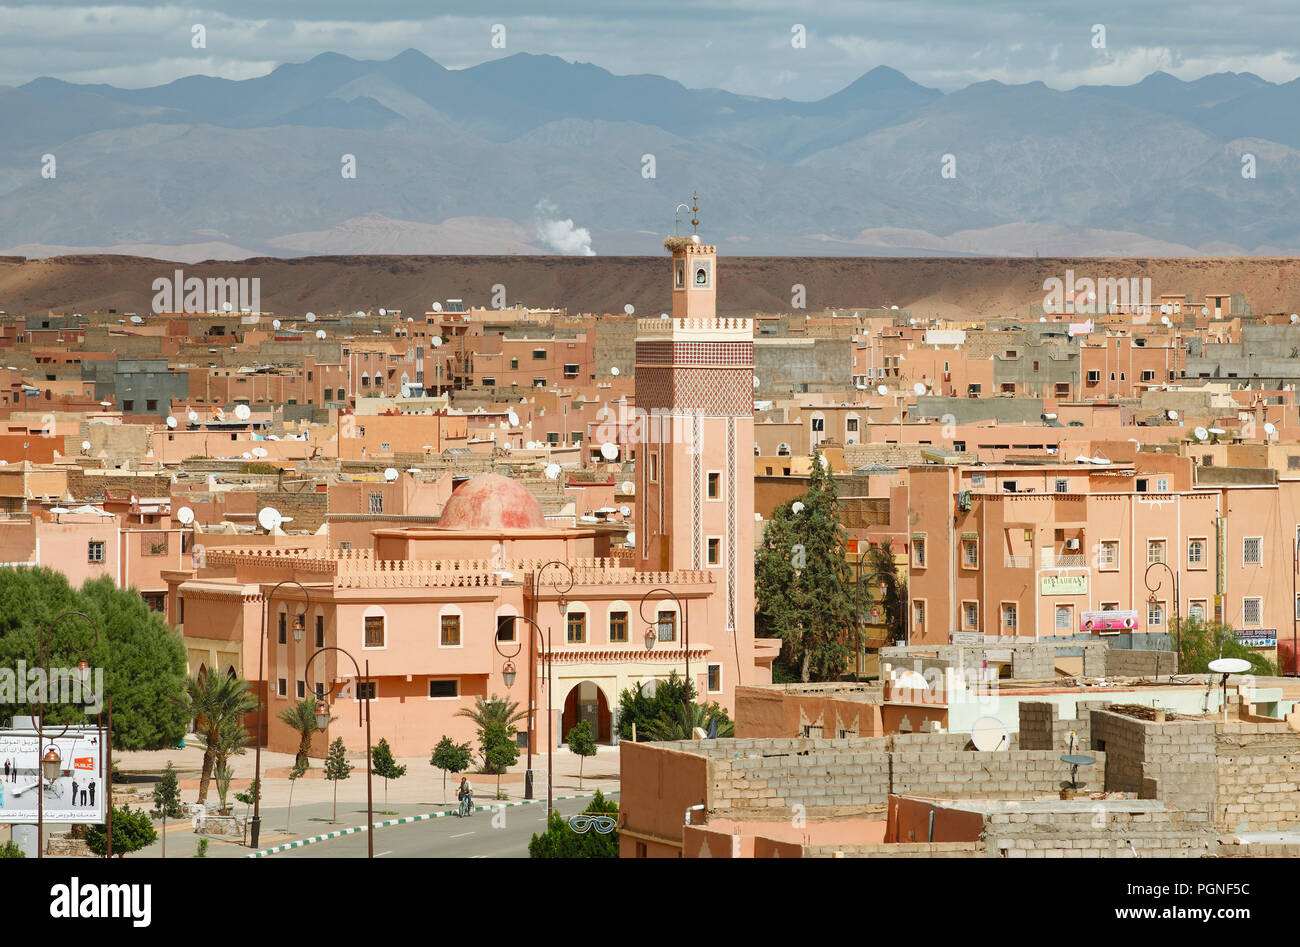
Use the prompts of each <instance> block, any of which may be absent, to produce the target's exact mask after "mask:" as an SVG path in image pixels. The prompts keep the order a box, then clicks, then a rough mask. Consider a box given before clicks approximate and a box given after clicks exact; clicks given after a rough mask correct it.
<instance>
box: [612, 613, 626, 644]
mask: <svg viewBox="0 0 1300 947" xmlns="http://www.w3.org/2000/svg"><path fill="white" fill-rule="evenodd" d="M609 640H610V641H618V642H626V641H627V612H610V613H609Z"/></svg>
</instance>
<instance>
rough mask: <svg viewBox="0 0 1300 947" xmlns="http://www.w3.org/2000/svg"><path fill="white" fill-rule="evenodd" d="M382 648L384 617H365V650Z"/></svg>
mask: <svg viewBox="0 0 1300 947" xmlns="http://www.w3.org/2000/svg"><path fill="white" fill-rule="evenodd" d="M383 646H384V616H383V615H369V616H367V617H366V641H365V647H367V648H382V647H383Z"/></svg>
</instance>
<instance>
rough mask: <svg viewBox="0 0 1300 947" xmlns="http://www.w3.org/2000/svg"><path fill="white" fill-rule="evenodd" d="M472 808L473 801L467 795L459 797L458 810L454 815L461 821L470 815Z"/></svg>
mask: <svg viewBox="0 0 1300 947" xmlns="http://www.w3.org/2000/svg"><path fill="white" fill-rule="evenodd" d="M473 808H474V799H473V797H471V796H469V795H464V796H461V797H460V810H459V811H458V812H457V813H456V814H457V815H458V816H460V817H461V818H462V819H463V818H465V817H466V816H468V815H469V814H470V812H471V811H472V810H473Z"/></svg>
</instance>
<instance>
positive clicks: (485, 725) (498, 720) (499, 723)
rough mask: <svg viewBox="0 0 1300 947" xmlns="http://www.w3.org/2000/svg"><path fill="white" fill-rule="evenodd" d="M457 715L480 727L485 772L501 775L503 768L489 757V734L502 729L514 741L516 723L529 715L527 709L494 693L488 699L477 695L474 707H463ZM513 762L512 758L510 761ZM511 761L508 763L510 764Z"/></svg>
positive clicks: (479, 739) (480, 745)
mask: <svg viewBox="0 0 1300 947" xmlns="http://www.w3.org/2000/svg"><path fill="white" fill-rule="evenodd" d="M456 716H458V717H468V718H469V719H470V720H473V721H474V724H475V725H476V726H477V727H478V741H479V748H480V750H481V751H482V753H483V772H485V773H496V774H497V775H500V774H501V772H502V770H500V769H497V768H496V767H495V764H493V762H492V761H491V760H490V759H489V758H488V750H487V747H488V734H489V733H495V732H496V731H497V730H500V731H501V732H502V733H504V734H505V735H506V738H507V739H509V740H510V741H511V742H513V740H514V736H515V734H516V733H518V732H519V731H518V729H517V728H516V727H515V724H516V723H518V722H519V721H520V720H523V719H524V717H526V716H527V711H524V710H520V709H519V702H518V701H514V700H510V699H509V698H508V697H498V696H497V695H496V694H493V695H492V696H491V697H489V698H488V699H487V700H484V699H483V698H482V697H475V698H474V709H473V710H470V709H469V708H468V707H464V708H461V709H460V710H458V711H456ZM496 739H499V737H496ZM501 752H502V753H503V752H504V751H501ZM518 756H519V753H518V750H517V749H516V751H515V758H516V759H517V758H518ZM513 762H514V760H513V759H512V760H511V761H510V763H513ZM510 763H507V764H506V765H507V766H509V765H510ZM498 782H499V780H498Z"/></svg>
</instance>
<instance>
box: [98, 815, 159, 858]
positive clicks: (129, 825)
mask: <svg viewBox="0 0 1300 947" xmlns="http://www.w3.org/2000/svg"><path fill="white" fill-rule="evenodd" d="M156 841H158V831H157V829H155V828H154V827H153V822H151V821H150V820H149V814H148V813H147V812H145V811H144V810H143V809H132V808H131V807H130V806H122V807H120V808H119V807H117V806H114V807H113V854H114V855H116V856H117V857H118V858H121V857H122V856H123V855H129V854H130V853H131V852H138V851H139V850H140V849H142V848H148V847H149V846H150V845H152V844H153V843H154V842H156ZM86 847H87V848H89V849H90V850H91V851H92V852H94V853H95V854H96V855H98V856H99V857H100V858H103V857H104V856H105V855H107V854H108V832H107V831H105V828H104V826H103V825H92V826H91V827H90V828H89V829H87V830H86Z"/></svg>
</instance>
